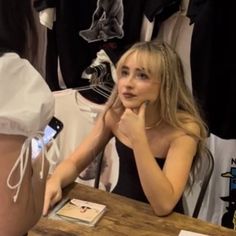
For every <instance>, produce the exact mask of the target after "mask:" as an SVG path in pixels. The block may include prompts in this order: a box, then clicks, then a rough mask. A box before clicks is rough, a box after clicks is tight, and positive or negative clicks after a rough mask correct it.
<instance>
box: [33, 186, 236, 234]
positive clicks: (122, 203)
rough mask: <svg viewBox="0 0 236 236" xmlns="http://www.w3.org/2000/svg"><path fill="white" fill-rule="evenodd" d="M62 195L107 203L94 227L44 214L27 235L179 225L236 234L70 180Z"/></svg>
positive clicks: (152, 230)
mask: <svg viewBox="0 0 236 236" xmlns="http://www.w3.org/2000/svg"><path fill="white" fill-rule="evenodd" d="M64 193H65V196H70V197H72V198H80V199H83V200H87V201H92V202H97V203H101V204H105V205H107V208H108V210H107V212H106V213H105V215H103V217H102V218H101V220H100V221H99V222H98V223H97V225H96V226H95V227H89V226H84V225H79V224H75V223H69V222H66V221H65V222H64V221H55V220H51V219H48V218H46V217H43V218H41V219H40V221H39V222H38V224H37V225H36V226H35V227H34V228H33V229H32V230H31V231H30V232H29V234H28V236H47V235H48V236H77V235H79V236H80V235H85V236H86V235H89V236H93V235H96V236H97V235H98V236H100V235H101V236H116V235H117V236H118V235H119V236H124V235H129V236H139V235H148V236H149V235H160V236H164V235H165V236H177V235H178V234H179V232H180V230H181V229H184V230H189V231H194V232H198V233H204V234H208V235H219V236H226V235H227V236H233V235H235V236H236V232H235V231H233V230H231V229H227V228H224V227H220V226H218V225H214V224H210V223H207V222H204V221H201V220H198V219H194V218H191V217H188V216H185V215H181V214H178V213H173V214H171V215H169V216H167V217H158V216H156V215H154V213H153V211H152V209H151V207H150V206H149V205H148V204H145V203H141V202H138V201H134V200H132V199H128V198H125V197H122V196H120V195H116V194H111V193H108V192H105V191H102V190H98V189H94V188H91V187H88V186H85V185H81V184H73V185H71V186H69V187H68V188H67V189H65V191H64Z"/></svg>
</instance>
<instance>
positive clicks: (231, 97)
mask: <svg viewBox="0 0 236 236" xmlns="http://www.w3.org/2000/svg"><path fill="white" fill-rule="evenodd" d="M235 8H236V2H235V1H226V2H224V3H222V1H218V0H205V1H202V0H201V1H200V0H192V1H191V4H190V7H189V9H188V16H189V17H190V19H191V21H192V22H193V23H194V28H193V34H192V41H191V71H192V85H193V94H194V96H195V97H196V98H197V101H198V102H199V104H200V107H201V109H202V112H203V114H204V117H205V120H206V122H207V124H208V127H209V130H210V132H211V133H213V134H215V135H216V136H219V137H221V138H222V139H235V138H236V123H235V120H236V93H235V87H236V76H235V65H236V58H235V53H236V44H235V41H236V34H235V33H236V32H235V31H236V27H235V23H234V22H235V17H234V11H235Z"/></svg>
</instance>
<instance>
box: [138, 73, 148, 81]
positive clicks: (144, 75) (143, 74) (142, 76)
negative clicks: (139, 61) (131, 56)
mask: <svg viewBox="0 0 236 236" xmlns="http://www.w3.org/2000/svg"><path fill="white" fill-rule="evenodd" d="M137 76H138V77H139V78H140V79H142V80H144V79H148V75H147V74H145V73H140V74H138V75H137Z"/></svg>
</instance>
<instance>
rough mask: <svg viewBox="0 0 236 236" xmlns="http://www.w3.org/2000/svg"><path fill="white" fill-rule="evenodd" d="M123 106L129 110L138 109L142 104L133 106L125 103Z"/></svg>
mask: <svg viewBox="0 0 236 236" xmlns="http://www.w3.org/2000/svg"><path fill="white" fill-rule="evenodd" d="M123 106H124V107H125V108H128V109H138V108H139V107H140V104H134V103H133V104H131V103H128V102H127V103H123Z"/></svg>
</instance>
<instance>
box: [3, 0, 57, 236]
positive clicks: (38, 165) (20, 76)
mask: <svg viewBox="0 0 236 236" xmlns="http://www.w3.org/2000/svg"><path fill="white" fill-rule="evenodd" d="M35 32H36V31H35V27H34V20H33V14H32V11H31V1H30V0H21V1H16V0H9V1H5V0H0V193H1V194H0V203H1V207H0V236H6V235H7V236H22V235H26V234H27V232H28V230H29V229H30V228H31V227H32V226H33V225H34V224H35V223H36V222H37V221H38V219H39V218H40V216H41V213H42V206H43V199H44V197H43V196H44V187H45V179H46V176H47V171H48V162H47V161H45V160H44V151H45V149H44V148H43V152H42V155H39V156H38V157H37V158H36V159H34V160H32V161H31V140H32V138H33V137H37V138H39V139H40V138H42V134H43V130H44V128H45V126H46V125H47V124H48V122H49V121H50V119H51V118H52V116H53V114H54V97H53V95H52V93H51V91H50V89H49V88H48V86H47V84H46V83H45V81H44V80H43V78H42V77H41V75H40V74H39V73H38V72H37V71H36V70H35V68H34V67H33V66H32V65H31V63H30V62H29V61H31V60H30V58H32V57H30V52H31V53H32V55H33V56H35V55H36V54H35V52H36V51H35V49H36V48H37V44H36V41H37V40H33V39H34V38H35V37H37V35H36V34H35ZM30 42H33V44H32V45H31V44H30ZM29 49H30V50H29Z"/></svg>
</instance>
